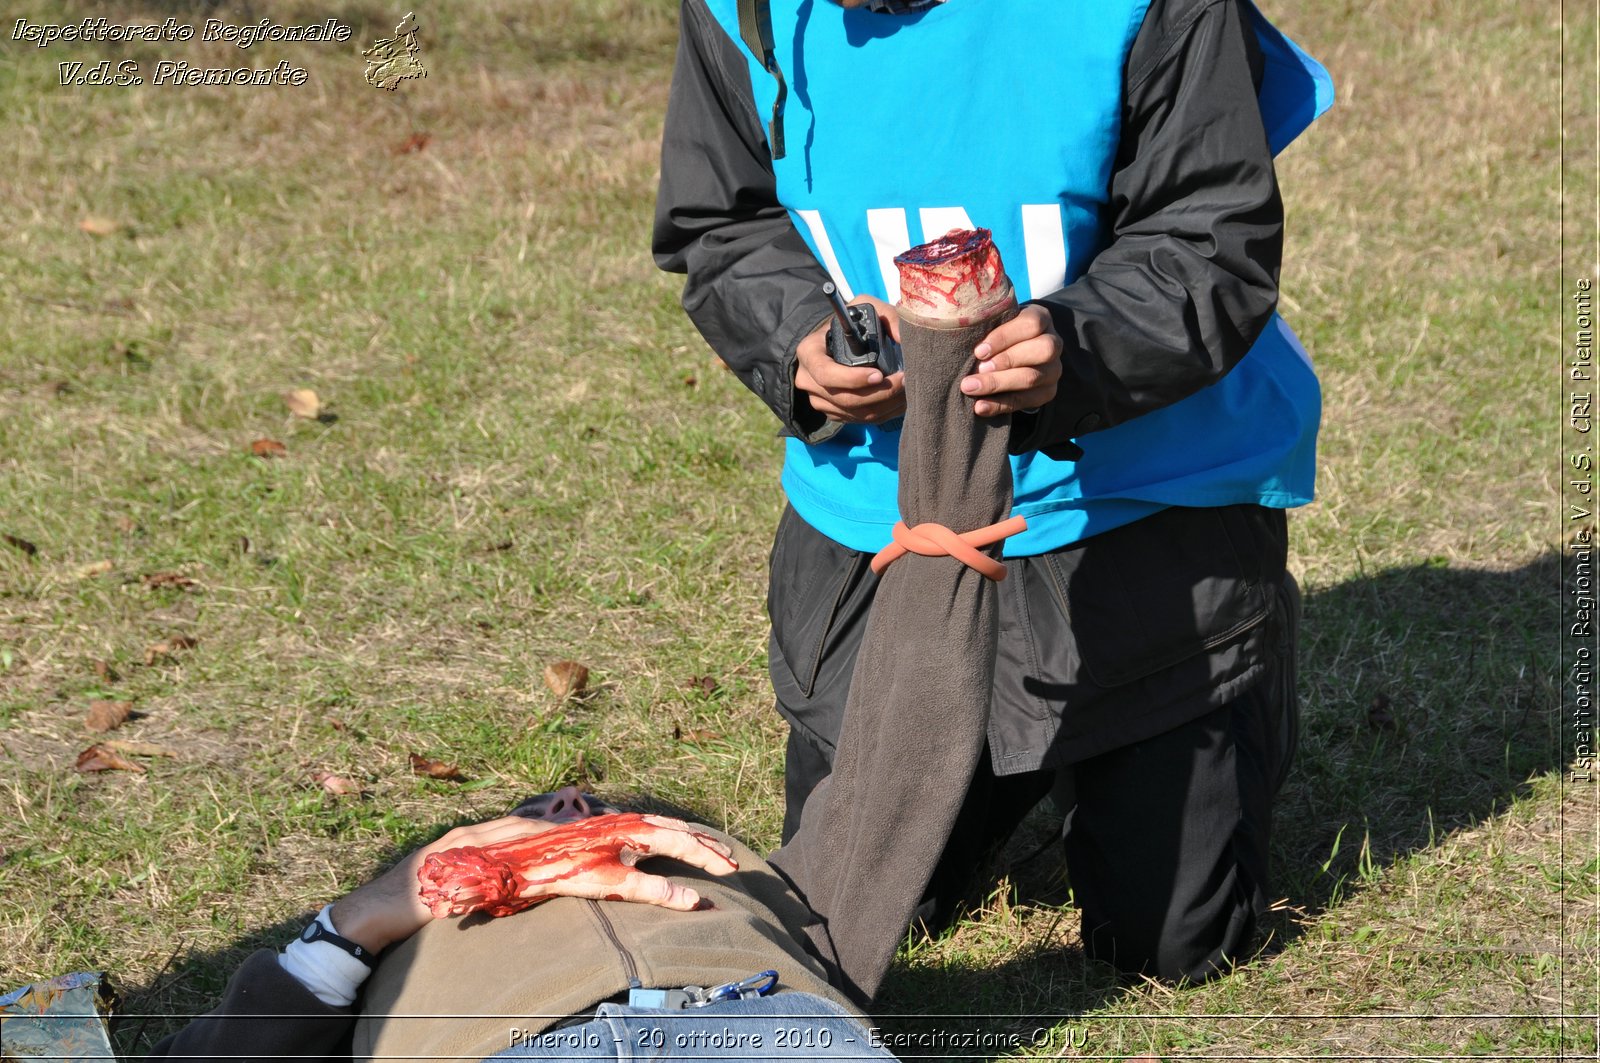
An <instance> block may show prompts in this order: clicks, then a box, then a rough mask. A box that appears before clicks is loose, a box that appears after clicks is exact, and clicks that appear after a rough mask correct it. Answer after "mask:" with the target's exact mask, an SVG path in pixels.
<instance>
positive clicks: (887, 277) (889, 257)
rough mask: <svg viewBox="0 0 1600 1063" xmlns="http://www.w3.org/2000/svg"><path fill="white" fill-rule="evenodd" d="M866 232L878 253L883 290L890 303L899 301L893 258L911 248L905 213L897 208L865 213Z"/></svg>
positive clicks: (898, 276) (897, 274) (897, 272)
mask: <svg viewBox="0 0 1600 1063" xmlns="http://www.w3.org/2000/svg"><path fill="white" fill-rule="evenodd" d="M867 232H869V233H871V234H872V247H873V250H875V251H876V252H877V253H878V272H879V273H881V274H883V290H884V291H885V292H887V293H888V299H889V302H890V303H898V302H899V301H900V271H899V270H898V269H896V268H895V264H894V256H896V255H898V254H899V253H900V252H902V251H904V250H906V248H908V247H910V246H911V233H910V232H909V231H907V229H906V212H905V211H904V210H901V209H900V208H899V207H891V208H888V209H886V210H869V211H867Z"/></svg>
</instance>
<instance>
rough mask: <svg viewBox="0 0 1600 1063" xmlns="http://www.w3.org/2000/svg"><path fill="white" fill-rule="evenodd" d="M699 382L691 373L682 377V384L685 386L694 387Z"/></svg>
mask: <svg viewBox="0 0 1600 1063" xmlns="http://www.w3.org/2000/svg"><path fill="white" fill-rule="evenodd" d="M699 383H700V381H698V380H696V379H695V378H694V376H693V375H692V374H691V375H689V376H686V377H684V378H683V386H684V387H686V388H692V387H695V386H697V385H698V384H699Z"/></svg>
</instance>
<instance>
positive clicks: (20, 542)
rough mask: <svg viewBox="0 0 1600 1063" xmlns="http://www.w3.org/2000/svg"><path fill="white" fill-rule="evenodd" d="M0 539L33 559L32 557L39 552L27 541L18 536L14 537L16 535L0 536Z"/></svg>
mask: <svg viewBox="0 0 1600 1063" xmlns="http://www.w3.org/2000/svg"><path fill="white" fill-rule="evenodd" d="M0 539H4V540H5V541H6V542H7V543H9V544H10V545H12V546H15V547H16V548H17V549H18V550H21V551H22V552H23V553H25V554H27V555H28V556H29V557H33V556H34V555H36V554H38V552H39V548H38V547H37V546H35V545H33V544H32V543H30V542H29V541H28V540H26V539H23V538H21V537H20V536H16V535H0Z"/></svg>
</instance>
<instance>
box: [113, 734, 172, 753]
mask: <svg viewBox="0 0 1600 1063" xmlns="http://www.w3.org/2000/svg"><path fill="white" fill-rule="evenodd" d="M100 744H101V745H103V746H105V747H106V748H107V749H114V750H116V751H117V752H118V753H126V754H128V756H130V757H176V756H177V755H178V752H177V750H174V749H168V748H167V747H166V746H158V745H155V744H153V743H151V742H130V741H128V740H127V739H125V738H113V739H112V740H111V741H109V742H101V743H100Z"/></svg>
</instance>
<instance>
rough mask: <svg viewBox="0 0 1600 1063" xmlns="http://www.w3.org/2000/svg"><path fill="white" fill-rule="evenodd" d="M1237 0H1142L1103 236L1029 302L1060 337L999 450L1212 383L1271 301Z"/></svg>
mask: <svg viewBox="0 0 1600 1063" xmlns="http://www.w3.org/2000/svg"><path fill="white" fill-rule="evenodd" d="M1245 2H1247V0H1157V2H1155V3H1152V4H1151V6H1150V9H1149V11H1148V12H1147V14H1146V18H1145V21H1144V23H1143V25H1142V26H1141V27H1140V30H1139V33H1138V35H1137V36H1136V38H1135V40H1134V44H1133V48H1132V51H1131V52H1130V54H1129V58H1128V65H1127V73H1126V75H1125V83H1126V95H1125V99H1124V107H1123V116H1122V117H1123V128H1122V139H1121V144H1120V147H1119V148H1118V153H1117V161H1116V164H1115V169H1114V171H1113V175H1112V178H1111V203H1110V217H1111V220H1112V238H1111V242H1110V243H1109V244H1108V245H1107V246H1106V248H1105V249H1104V250H1103V251H1101V252H1100V254H1099V255H1098V256H1096V258H1095V260H1094V261H1093V262H1092V263H1091V264H1090V266H1089V268H1088V270H1087V271H1085V272H1084V273H1083V275H1082V276H1080V277H1079V278H1078V279H1077V280H1075V281H1073V282H1072V283H1071V284H1069V285H1067V286H1066V287H1064V288H1062V289H1060V290H1059V291H1057V292H1054V293H1053V294H1051V295H1047V296H1045V297H1044V298H1042V299H1036V300H1033V301H1034V302H1036V303H1038V304H1039V305H1041V306H1043V307H1044V308H1045V309H1046V310H1047V311H1048V312H1049V313H1050V317H1051V320H1052V322H1053V323H1054V325H1055V328H1056V331H1057V332H1059V333H1060V334H1061V337H1062V339H1063V341H1064V343H1065V347H1064V350H1063V352H1062V367H1063V373H1062V378H1061V382H1060V385H1059V388H1058V391H1057V395H1056V398H1055V399H1054V400H1053V401H1051V402H1050V403H1048V404H1047V405H1045V406H1044V407H1043V408H1041V409H1040V410H1039V411H1038V412H1037V413H1034V414H1018V415H1016V417H1015V419H1014V422H1013V429H1012V445H1011V450H1012V453H1022V452H1024V451H1029V450H1043V451H1045V452H1046V453H1047V454H1051V455H1052V456H1059V457H1074V456H1077V454H1078V453H1081V452H1080V451H1078V449H1077V447H1076V446H1075V445H1073V444H1072V443H1071V442H1070V440H1071V439H1072V438H1073V437H1075V436H1081V435H1085V434H1087V433H1089V432H1093V431H1096V430H1099V429H1103V428H1110V427H1112V426H1114V425H1118V424H1121V423H1122V422H1124V421H1128V420H1131V419H1132V418H1135V417H1138V416H1139V415H1141V414H1144V413H1149V412H1150V411H1152V410H1156V409H1160V408H1161V407H1164V406H1167V405H1170V404H1172V403H1174V402H1177V401H1178V400H1179V399H1182V398H1184V397H1186V396H1188V395H1191V394H1193V393H1194V392H1196V391H1199V390H1200V389H1201V388H1204V387H1206V386H1207V385H1209V384H1212V383H1215V382H1216V381H1218V380H1220V379H1221V378H1222V377H1223V376H1224V375H1225V374H1226V373H1227V372H1228V370H1230V369H1232V368H1233V366H1234V365H1236V364H1237V363H1238V362H1239V360H1240V359H1241V358H1243V357H1244V355H1245V352H1247V351H1248V350H1249V349H1250V346H1251V345H1252V344H1253V343H1254V342H1255V340H1256V337H1257V336H1258V335H1259V334H1260V333H1261V331H1262V330H1263V329H1264V328H1265V327H1266V325H1267V323H1268V321H1269V320H1270V319H1271V317H1272V313H1273V310H1274V309H1275V308H1276V306H1277V301H1278V267H1279V263H1280V260H1281V258H1282V250H1283V204H1282V201H1281V200H1280V199H1279V196H1278V185H1277V179H1276V177H1275V175H1274V173H1273V168H1272V154H1271V152H1270V151H1269V150H1268V147H1267V139H1266V133H1265V131H1264V130H1263V128H1262V121H1261V112H1260V108H1259V105H1258V104H1257V101H1256V92H1257V85H1258V84H1259V81H1260V69H1261V56H1260V50H1259V47H1258V46H1257V44H1256V40H1255V37H1254V35H1253V33H1252V31H1251V29H1250V26H1249V22H1248V16H1247V14H1246V12H1245V11H1244V10H1243V4H1244V3H1245Z"/></svg>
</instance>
